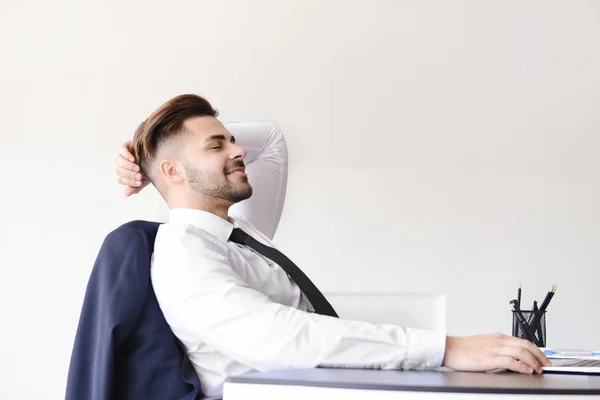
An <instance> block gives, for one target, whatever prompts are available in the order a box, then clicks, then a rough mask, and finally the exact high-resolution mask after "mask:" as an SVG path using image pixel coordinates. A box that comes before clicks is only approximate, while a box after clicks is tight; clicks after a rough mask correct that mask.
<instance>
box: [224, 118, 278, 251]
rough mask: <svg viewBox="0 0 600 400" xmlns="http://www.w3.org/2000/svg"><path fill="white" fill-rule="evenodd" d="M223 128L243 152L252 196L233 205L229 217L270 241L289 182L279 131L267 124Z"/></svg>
mask: <svg viewBox="0 0 600 400" xmlns="http://www.w3.org/2000/svg"><path fill="white" fill-rule="evenodd" d="M224 125H225V127H226V128H227V129H228V130H229V131H230V132H231V134H232V135H233V136H235V138H236V143H237V144H239V145H240V146H241V147H243V148H244V149H245V150H246V158H245V159H244V162H245V164H246V173H247V174H248V180H249V182H250V184H251V185H252V188H253V194H252V196H251V197H250V198H249V199H247V200H244V201H242V202H240V203H237V204H234V205H233V206H232V207H231V209H230V213H231V214H233V216H235V217H238V218H242V219H244V220H246V221H248V222H250V223H251V224H252V225H254V226H255V227H256V228H257V229H258V230H259V231H261V232H262V233H263V234H264V235H266V236H268V237H269V239H273V236H275V232H276V231H277V226H278V225H279V220H280V219H281V213H282V212H283V205H284V203H285V195H286V189H287V179H288V153H287V147H286V143H285V139H284V137H283V134H282V133H281V131H280V130H279V128H278V127H277V126H275V125H273V124H268V123H250V122H228V123H225V124H224Z"/></svg>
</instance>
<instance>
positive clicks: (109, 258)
mask: <svg viewBox="0 0 600 400" xmlns="http://www.w3.org/2000/svg"><path fill="white" fill-rule="evenodd" d="M158 225H159V224H158V223H155V222H147V221H132V222H128V223H126V224H124V225H122V226H120V227H119V228H117V229H115V230H114V231H112V232H111V233H110V234H109V235H108V236H107V237H106V239H105V240H104V243H103V244H102V248H101V249H100V253H99V254H98V257H97V259H96V263H95V265H94V268H93V270H92V273H91V276H90V279H89V282H88V286H87V291H86V294H85V298H84V301H83V307H82V310H81V316H80V319H79V326H78V329H77V334H76V337H75V343H74V346H73V352H72V355H71V363H70V366H69V375H68V380H67V390H66V400H121V399H128V400H129V399H132V400H138V399H143V400H170V399H174V400H197V399H200V398H201V397H202V390H201V387H200V381H199V379H198V376H197V374H196V373H195V371H194V368H193V367H192V364H191V363H190V361H189V359H188V357H187V355H186V353H185V350H184V349H183V346H182V344H181V343H180V342H179V341H178V340H177V338H176V337H175V336H174V335H173V333H172V331H171V329H170V328H169V325H168V324H167V322H166V321H165V318H164V316H163V314H162V312H161V310H160V308H159V306H158V302H157V300H156V296H155V294H154V290H153V289H152V285H151V281H150V258H151V255H152V251H153V249H154V239H155V237H156V232H157V230H158Z"/></svg>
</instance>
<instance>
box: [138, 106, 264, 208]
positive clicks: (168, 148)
mask: <svg viewBox="0 0 600 400" xmlns="http://www.w3.org/2000/svg"><path fill="white" fill-rule="evenodd" d="M217 115H218V112H217V110H215V109H214V108H213V107H212V106H211V104H210V103H209V102H208V101H207V100H205V99H204V98H202V97H200V96H197V95H193V94H184V95H180V96H177V97H174V98H172V99H171V100H169V101H167V102H166V103H164V104H163V105H162V106H160V108H158V109H157V110H156V111H154V112H153V113H152V114H151V115H150V116H149V117H148V118H147V119H146V120H145V121H144V122H142V123H141V124H140V126H139V127H138V129H137V130H136V132H135V135H134V138H133V146H134V153H135V157H136V160H138V163H139V165H140V167H141V169H142V171H143V173H144V174H145V175H146V177H148V179H149V180H150V182H152V183H153V184H154V186H156V188H157V189H158V191H159V192H160V194H161V195H162V196H163V198H164V199H165V200H166V201H167V204H168V205H169V207H171V208H175V207H184V208H200V209H205V210H207V211H212V208H215V207H216V208H219V209H222V208H223V207H225V208H226V209H227V208H229V206H231V205H232V204H234V203H237V202H239V201H242V200H245V199H247V198H249V197H250V196H251V195H252V187H251V186H250V184H249V183H248V177H247V176H246V174H245V166H244V162H243V158H244V157H245V155H246V152H245V151H244V149H242V148H241V147H239V146H237V145H236V144H235V138H234V137H233V136H232V135H231V133H230V132H229V131H228V130H227V129H226V128H225V127H224V126H223V124H222V123H221V122H220V121H219V120H218V119H217V118H216V117H217Z"/></svg>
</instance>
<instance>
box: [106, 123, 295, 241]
mask: <svg viewBox="0 0 600 400" xmlns="http://www.w3.org/2000/svg"><path fill="white" fill-rule="evenodd" d="M224 125H225V127H226V128H227V129H228V130H229V131H230V132H231V134H232V135H233V136H235V138H236V141H237V143H238V144H239V145H240V146H241V147H243V148H244V149H245V150H246V158H245V159H244V162H245V164H246V173H247V174H248V180H249V182H250V184H251V185H252V188H253V194H252V197H250V198H249V199H248V200H245V201H242V202H240V203H237V204H234V205H233V206H232V207H231V209H230V211H231V213H232V214H233V215H234V216H235V217H238V218H241V219H243V220H246V221H248V222H250V223H251V224H252V225H254V226H255V227H256V228H257V229H258V230H259V231H261V232H262V233H263V234H264V235H266V236H268V237H269V238H270V239H273V236H275V231H276V230H277V226H278V225H279V220H280V219H281V213H282V212H283V204H284V203H285V192H286V189H287V178H288V154H287V147H286V144H285V139H284V137H283V134H282V133H281V131H280V130H279V128H278V127H277V126H275V125H273V124H268V123H251V122H227V123H225V124H224ZM132 153H133V151H132V149H131V141H127V142H124V143H122V144H121V145H120V146H119V149H118V154H117V158H116V160H115V164H116V166H117V171H116V172H117V176H118V178H119V183H120V184H122V185H125V186H126V187H125V195H126V196H130V195H132V194H135V193H138V192H139V191H140V190H142V189H143V188H144V187H145V186H147V185H148V183H149V181H148V179H147V178H146V177H144V176H143V174H142V173H141V170H140V167H139V166H138V165H137V164H136V160H135V158H134V157H133V155H132Z"/></svg>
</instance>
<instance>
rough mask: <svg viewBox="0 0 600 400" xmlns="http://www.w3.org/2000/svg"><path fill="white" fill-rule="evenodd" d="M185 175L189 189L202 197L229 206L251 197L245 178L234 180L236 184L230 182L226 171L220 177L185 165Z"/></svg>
mask: <svg viewBox="0 0 600 400" xmlns="http://www.w3.org/2000/svg"><path fill="white" fill-rule="evenodd" d="M242 165H243V164H242ZM234 168H235V167H234ZM185 173H186V176H187V180H188V184H189V187H190V189H192V190H193V191H194V192H196V193H198V194H201V195H203V196H207V197H212V198H214V199H217V200H224V201H226V202H229V203H231V204H235V203H239V202H240V201H243V200H246V199H248V198H250V196H252V186H250V183H249V182H248V177H247V176H242V177H240V178H236V179H237V180H238V182H232V181H231V180H230V178H229V176H230V175H229V174H228V173H227V172H226V171H223V174H222V175H220V174H217V173H214V172H207V171H201V170H199V169H197V168H193V167H192V166H191V165H189V164H186V165H185ZM223 178H224V179H223Z"/></svg>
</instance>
